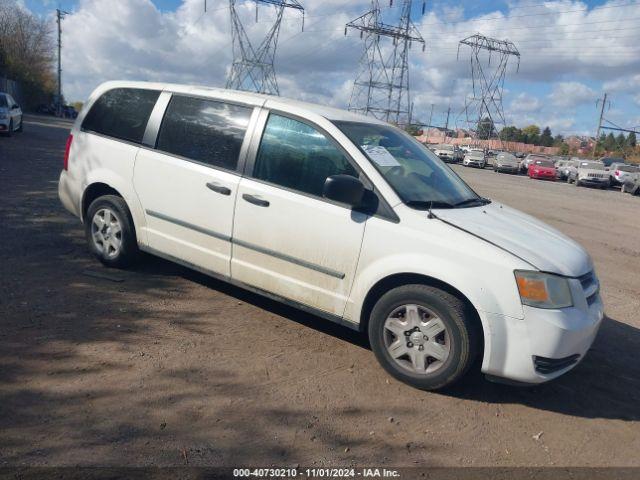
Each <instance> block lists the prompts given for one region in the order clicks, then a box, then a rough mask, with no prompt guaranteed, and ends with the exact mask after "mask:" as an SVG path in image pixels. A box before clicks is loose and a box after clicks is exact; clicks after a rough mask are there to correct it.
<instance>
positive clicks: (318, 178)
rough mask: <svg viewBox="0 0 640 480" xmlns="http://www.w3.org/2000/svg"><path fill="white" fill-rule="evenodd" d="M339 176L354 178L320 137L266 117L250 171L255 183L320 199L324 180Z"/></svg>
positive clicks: (303, 126)
mask: <svg viewBox="0 0 640 480" xmlns="http://www.w3.org/2000/svg"><path fill="white" fill-rule="evenodd" d="M339 174H346V175H351V176H353V177H358V172H357V171H356V169H355V168H354V167H353V166H352V165H351V164H350V163H349V161H348V160H347V158H346V157H345V156H344V154H343V153H342V152H341V151H340V150H339V149H338V148H337V147H336V146H335V145H334V144H333V142H332V141H330V140H329V139H328V138H327V137H326V136H325V135H324V134H323V133H321V132H319V131H318V130H316V129H315V128H313V127H311V126H309V125H307V124H306V123H303V122H300V121H298V120H294V119H292V118H287V117H283V116H281V115H276V114H273V113H272V114H270V115H269V119H268V120H267V125H266V127H265V130H264V134H263V136H262V142H261V143H260V149H259V151H258V156H257V158H256V163H255V167H254V171H253V176H254V177H255V178H256V179H258V180H262V181H265V182H268V183H272V184H275V185H278V186H282V187H285V188H288V189H291V190H296V191H299V192H302V193H306V194H309V195H314V196H316V197H322V191H323V188H324V182H325V180H326V179H327V177H330V176H332V175H339Z"/></svg>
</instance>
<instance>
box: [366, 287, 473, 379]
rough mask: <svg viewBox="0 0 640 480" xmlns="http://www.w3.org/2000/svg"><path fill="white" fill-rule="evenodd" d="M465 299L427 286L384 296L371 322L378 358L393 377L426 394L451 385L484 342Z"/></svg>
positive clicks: (370, 326)
mask: <svg viewBox="0 0 640 480" xmlns="http://www.w3.org/2000/svg"><path fill="white" fill-rule="evenodd" d="M479 337H480V333H479V329H478V327H477V324H476V323H475V318H474V317H473V315H472V314H471V312H469V309H468V308H467V306H466V305H465V303H464V302H462V300H460V299H459V298H457V297H456V296H454V295H451V294H450V293H448V292H445V291H443V290H440V289H438V288H435V287H431V286H428V285H404V286H401V287H398V288H394V289H393V290H390V291H389V292H387V293H386V294H384V295H383V296H382V297H381V298H380V300H378V302H377V303H376V305H375V306H374V308H373V310H372V312H371V318H370V321H369V341H370V343H371V347H372V349H373V352H374V354H375V355H376V358H377V359H378V361H379V362H380V364H381V365H382V366H383V368H384V369H385V370H386V371H387V372H389V373H390V374H391V375H392V376H393V377H395V378H397V379H398V380H400V381H402V382H405V383H407V384H409V385H411V386H413V387H416V388H419V389H422V390H437V389H441V388H444V387H448V386H450V385H452V384H453V383H455V382H456V381H457V380H459V379H460V377H462V376H463V375H464V374H465V372H466V371H467V370H468V369H469V367H470V366H471V364H472V363H473V361H474V359H475V356H476V353H477V350H478V344H479V342H480V338H479Z"/></svg>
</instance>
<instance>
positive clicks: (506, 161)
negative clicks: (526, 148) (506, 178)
mask: <svg viewBox="0 0 640 480" xmlns="http://www.w3.org/2000/svg"><path fill="white" fill-rule="evenodd" d="M519 169H520V160H518V159H517V158H516V157H515V155H511V154H510V153H506V152H500V153H499V154H498V156H496V159H495V160H494V163H493V171H494V172H509V173H518V170H519Z"/></svg>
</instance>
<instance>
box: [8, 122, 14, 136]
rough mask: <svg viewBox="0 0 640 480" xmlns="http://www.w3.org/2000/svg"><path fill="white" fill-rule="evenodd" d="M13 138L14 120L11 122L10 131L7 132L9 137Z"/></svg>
mask: <svg viewBox="0 0 640 480" xmlns="http://www.w3.org/2000/svg"><path fill="white" fill-rule="evenodd" d="M12 136H13V120H9V130H7V137H12Z"/></svg>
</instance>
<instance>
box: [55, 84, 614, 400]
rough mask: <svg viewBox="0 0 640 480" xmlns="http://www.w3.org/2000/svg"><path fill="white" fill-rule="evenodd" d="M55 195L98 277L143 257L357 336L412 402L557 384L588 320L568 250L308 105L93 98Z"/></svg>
mask: <svg viewBox="0 0 640 480" xmlns="http://www.w3.org/2000/svg"><path fill="white" fill-rule="evenodd" d="M58 193H59V197H60V200H61V202H62V204H63V205H64V206H65V208H66V209H68V210H69V211H70V212H72V213H73V214H74V215H76V216H78V217H79V218H80V219H81V221H82V222H83V223H84V227H85V232H86V238H87V241H88V244H89V248H90V249H91V251H92V252H93V254H94V255H95V256H96V257H97V258H98V259H99V260H100V261H101V262H102V263H104V264H105V265H106V266H108V267H118V268H124V267H126V266H128V265H130V264H131V263H132V262H134V261H135V259H136V257H137V255H138V252H139V251H140V250H142V251H145V252H149V253H151V254H154V255H157V256H159V257H163V258H165V259H168V260H171V261H174V262H177V263H180V264H183V265H186V266H188V267H190V268H194V269H197V270H199V271H201V272H204V273H205V274H209V275H211V276H213V277H216V278H220V279H223V280H225V281H228V282H231V283H233V284H235V285H238V286H241V287H243V288H247V289H249V290H251V291H254V292H257V293H259V294H261V295H266V296H268V297H271V298H275V299H278V300H280V301H284V302H286V303H288V304H291V305H294V306H296V307H298V308H301V309H303V310H306V311H310V312H314V313H316V314H317V315H318V316H319V317H321V318H325V319H328V320H332V321H335V322H338V323H340V324H341V325H344V326H346V327H349V328H353V329H355V330H359V331H361V332H363V333H365V332H366V334H368V337H369V341H370V344H371V347H372V350H373V352H374V354H375V356H376V358H377V359H378V360H379V361H380V363H381V364H382V366H383V367H384V368H385V369H386V370H387V371H388V372H389V373H390V374H391V375H393V376H394V377H396V378H398V379H399V380H401V381H403V382H406V383H408V384H410V385H413V386H415V387H417V388H422V389H438V388H444V387H447V386H449V385H451V384H452V383H453V382H455V381H456V380H459V379H460V378H461V377H462V375H463V374H464V373H465V371H466V370H467V369H468V368H469V367H470V366H471V365H472V364H473V363H474V362H475V360H476V357H477V356H478V355H481V356H482V362H481V364H482V367H481V368H482V371H483V372H484V373H485V374H486V375H489V376H491V377H492V378H503V379H504V378H506V379H509V380H511V381H516V382H524V383H541V382H544V381H547V380H550V379H552V378H555V377H558V376H559V375H562V374H563V373H565V372H567V371H568V370H570V369H571V368H573V367H574V366H575V365H576V364H577V363H578V362H579V361H580V360H582V358H583V357H584V356H585V355H586V353H587V351H588V350H589V347H590V346H591V344H592V342H593V339H594V338H595V336H596V333H597V331H598V328H599V326H600V323H601V320H602V317H603V305H602V301H601V299H600V296H599V284H598V279H597V277H596V274H595V272H594V268H593V262H592V260H591V258H590V257H589V255H588V254H587V252H586V251H585V250H584V249H583V248H582V247H581V246H580V245H578V244H577V243H576V242H574V241H573V240H571V239H570V238H568V237H566V236H564V235H563V234H561V233H560V232H558V231H556V230H555V229H553V228H551V227H549V226H547V225H545V224H544V223H542V222H541V221H539V220H536V219H535V218H533V217H530V216H528V215H525V214H524V213H521V212H518V211H517V210H514V209H512V208H509V207H507V206H506V205H501V204H499V203H497V202H492V201H491V200H489V199H486V198H483V197H481V196H479V195H478V194H477V193H475V192H474V191H473V190H472V189H471V187H469V186H468V185H467V184H466V183H465V182H464V181H463V180H462V179H461V178H460V177H459V176H458V175H456V174H455V173H454V172H453V171H452V170H451V169H450V168H448V167H447V166H446V165H445V164H444V163H443V162H442V161H441V160H440V159H439V158H438V157H437V156H435V155H433V154H432V153H431V152H430V151H429V150H428V149H427V148H425V147H424V146H423V145H422V144H420V143H419V142H418V141H416V140H415V139H414V138H413V137H411V136H410V135H409V134H407V133H406V132H403V131H402V130H400V129H398V128H396V127H394V126H391V125H389V124H387V123H384V122H382V121H379V120H377V119H375V118H373V117H366V116H361V115H357V114H355V113H353V112H347V111H344V110H338V109H333V108H330V107H327V106H324V105H313V104H308V103H303V102H299V101H293V100H287V99H284V98H281V97H272V96H266V95H258V94H253V93H248V92H240V91H235V90H223V89H214V88H198V87H194V86H180V85H169V84H158V83H145V82H109V83H106V84H103V85H101V86H100V87H99V88H98V89H97V90H96V91H95V92H94V93H92V94H91V96H90V98H89V101H88V102H87V103H86V104H85V106H84V107H83V109H82V112H81V113H80V114H79V115H78V118H77V120H76V122H75V124H74V126H73V128H72V130H71V134H70V136H69V138H68V140H67V144H66V149H65V156H64V161H63V169H62V172H61V174H60V181H59V188H58ZM256 328H257V329H258V330H259V329H260V328H265V327H264V325H259V324H256ZM238 341H242V339H239V340H238ZM259 341H260V336H259V335H257V336H254V338H252V339H251V341H250V342H249V343H248V344H247V347H246V348H247V349H248V351H249V352H250V350H251V348H252V347H251V344H252V343H254V342H259Z"/></svg>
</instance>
